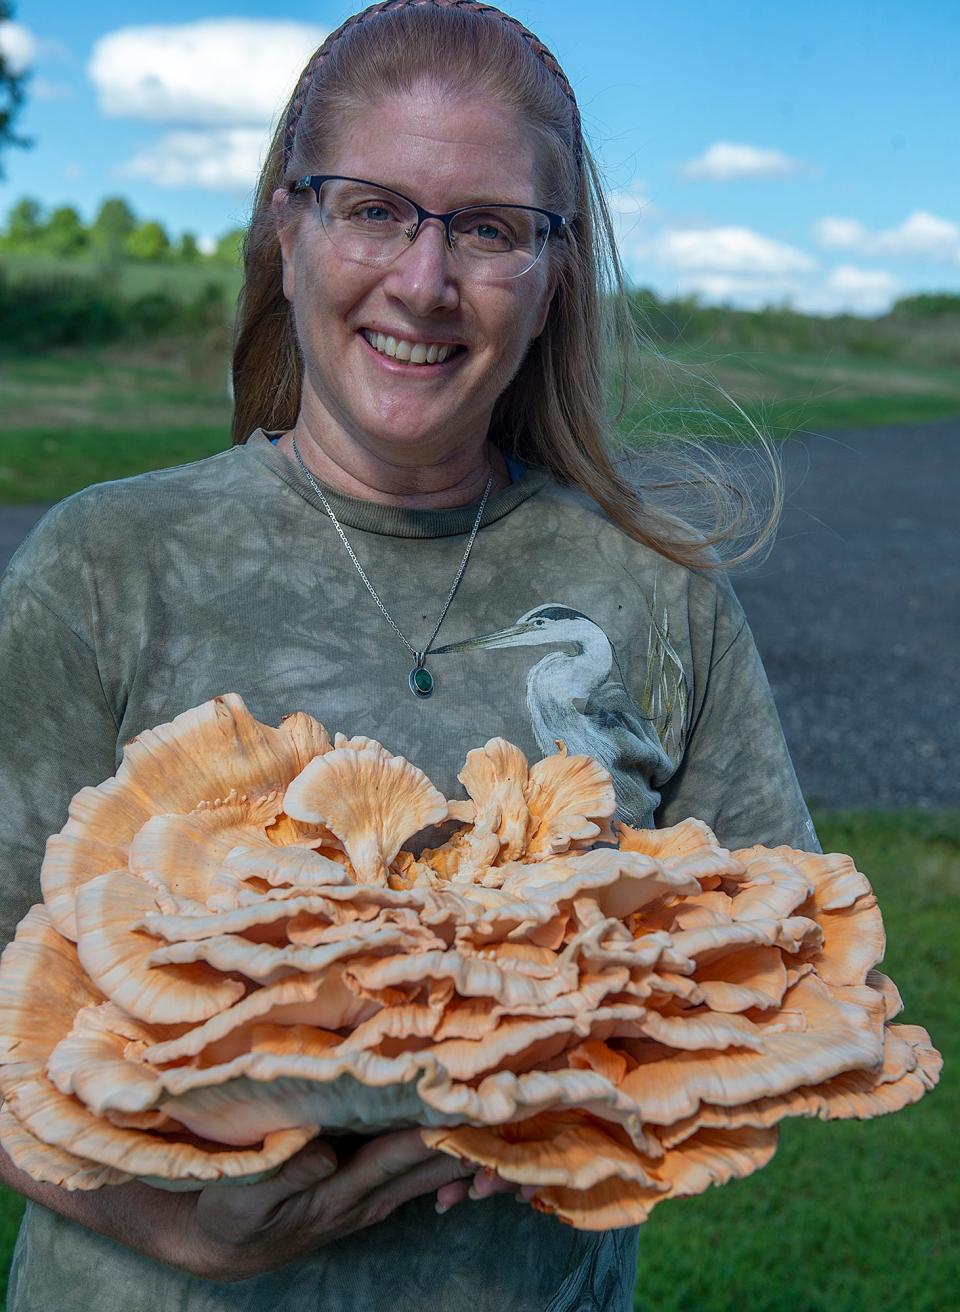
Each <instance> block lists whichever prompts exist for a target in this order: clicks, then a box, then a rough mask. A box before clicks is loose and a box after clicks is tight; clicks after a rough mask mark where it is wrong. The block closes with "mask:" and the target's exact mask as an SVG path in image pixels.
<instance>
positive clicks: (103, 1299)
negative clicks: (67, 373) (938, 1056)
mask: <svg viewBox="0 0 960 1312" xmlns="http://www.w3.org/2000/svg"><path fill="white" fill-rule="evenodd" d="M515 473H516V474H518V475H519V477H517V478H516V481H514V482H513V483H511V485H510V486H509V487H507V488H505V489H504V490H503V491H501V492H499V493H497V494H496V495H493V496H491V497H490V499H489V501H488V504H487V506H486V509H485V511H484V515H483V520H482V523H481V527H480V530H479V532H478V534H477V537H476V541H475V543H474V547H473V551H472V553H471V555H470V558H469V562H468V564H467V567H466V570H465V571H464V574H463V577H462V579H461V582H460V585H459V588H458V590H457V592H456V594H455V596H454V599H453V603H452V605H451V606H450V609H449V611H448V612H447V615H446V618H445V619H444V621H443V625H442V628H441V630H440V633H439V635H438V637H437V639H436V645H435V647H434V649H433V651H432V652H431V653H430V655H429V657H428V659H427V668H428V669H429V670H430V672H431V674H432V675H433V677H434V680H435V687H434V691H433V693H432V695H431V696H429V697H427V698H418V697H416V696H415V695H414V694H413V693H412V691H411V689H410V686H409V682H408V676H409V672H410V669H411V666H412V665H413V658H412V657H411V655H410V652H409V651H408V650H407V648H406V647H405V646H404V644H403V643H402V642H401V641H400V639H399V638H398V637H397V635H396V634H395V632H394V631H393V629H392V628H391V627H390V625H389V624H388V622H387V620H386V619H385V618H384V616H383V615H382V614H381V613H380V611H379V609H378V607H377V606H376V604H375V602H374V600H373V598H372V597H371V596H370V594H369V592H368V591H367V589H366V587H365V586H364V583H363V581H362V579H361V578H360V577H359V574H358V572H357V570H356V568H355V566H354V564H353V562H352V561H351V559H350V557H349V555H348V553H347V551H346V549H345V547H344V545H343V543H342V542H341V540H340V538H339V535H338V534H337V532H336V529H335V527H334V525H333V523H332V522H331V520H330V518H329V517H328V515H327V514H326V512H325V511H324V509H323V506H322V503H321V502H320V500H319V498H317V496H316V494H315V492H314V491H313V489H312V488H311V486H310V484H309V483H308V482H307V480H306V479H305V478H304V476H303V474H302V472H301V470H300V469H299V467H298V466H297V465H295V464H294V463H293V462H292V461H291V460H290V459H289V458H288V457H287V456H286V455H284V454H283V453H282V452H281V451H279V450H278V449H277V448H275V447H274V446H272V445H271V443H270V440H269V438H268V436H267V435H266V434H265V433H263V432H262V431H258V432H256V433H254V434H253V435H252V436H251V438H250V440H249V442H248V443H246V444H245V445H241V446H236V447H233V448H231V449H230V450H227V451H223V452H220V453H219V454H217V455H214V456H211V457H210V458H208V459H205V460H200V461H197V462H195V463H193V464H188V465H183V466H180V467H177V468H173V469H164V470H158V471H156V472H151V473H146V474H141V475H138V476H137V477H135V478H128V479H122V480H119V481H117V482H111V483H103V484H99V485H97V486H94V487H90V488H87V489H85V490H84V491H82V492H79V493H77V494H76V495H74V496H71V497H68V498H67V499H66V500H64V501H62V502H60V503H59V504H58V505H56V506H54V507H53V509H51V510H50V511H48V512H47V514H46V515H45V516H44V517H43V519H42V520H41V521H40V522H39V523H38V524H37V525H36V527H35V528H34V529H33V531H32V532H31V533H30V535H29V536H28V538H27V539H26V541H25V542H24V543H23V544H22V546H21V547H20V549H19V551H18V552H17V553H16V555H15V556H14V558H13V560H12V561H11V563H10V565H9V567H8V570H7V572H6V574H5V575H4V578H3V580H2V582H0V725H2V731H0V732H2V744H3V752H2V764H0V793H2V805H0V850H2V852H3V855H4V866H3V874H2V881H0V930H2V932H3V934H4V941H6V940H7V939H9V938H10V937H12V934H13V930H14V927H15V925H16V923H17V921H18V920H19V919H20V917H21V916H22V915H23V914H24V913H25V912H26V910H27V908H28V907H29V906H30V905H31V903H33V902H36V901H39V900H40V893H39V883H38V872H39V867H40V863H41V859H42V854H43V848H44V843H45V840H46V838H47V836H48V835H49V834H50V833H54V832H57V831H58V830H59V829H60V828H61V827H62V826H63V824H64V823H65V821H66V816H67V805H68V803H69V800H70V798H71V797H72V796H73V794H74V793H76V792H77V791H78V790H79V789H80V788H81V787H83V786H84V785H86V784H97V783H100V782H102V781H103V780H104V779H105V778H107V777H109V776H110V775H112V774H114V773H115V772H116V769H117V767H118V766H119V764H120V761H121V759H122V754H123V744H124V743H125V742H127V741H129V740H130V739H131V738H133V737H134V736H135V735H136V734H138V733H139V732H140V731H141V730H143V729H145V728H148V727H151V726H153V725H156V724H160V723H162V722H165V721H169V720H172V719H173V717H174V716H176V715H178V714H179V713H180V712H182V711H184V710H186V709H188V708H189V707H191V706H195V705H197V704H199V703H200V702H204V701H207V700H208V699H209V698H212V697H214V696H216V695H218V694H221V693H225V692H236V693H239V694H240V695H241V696H242V697H243V699H244V701H245V702H246V704H247V706H248V707H249V709H250V710H251V712H252V713H253V714H254V715H255V716H256V717H257V718H258V719H259V720H261V721H264V722H266V723H268V724H273V725H276V724H279V722H280V719H281V717H282V716H283V715H285V714H287V713H288V712H292V711H297V710H304V711H307V712H309V713H310V714H311V715H313V716H315V717H316V718H317V719H319V720H321V721H322V722H323V723H324V724H325V725H326V726H327V728H328V730H329V731H330V732H331V735H332V734H333V732H334V731H337V730H339V731H342V732H343V733H345V734H348V735H358V734H364V735H368V736H370V737H373V738H375V739H377V740H378V741H380V742H382V743H383V744H384V745H385V746H386V747H388V748H389V749H390V750H391V751H393V752H397V753H400V754H402V755H403V756H406V757H407V758H408V759H409V760H411V761H413V762H414V764H416V765H417V766H419V767H420V768H421V769H423V770H424V771H425V772H426V773H427V775H428V776H429V777H430V779H431V780H432V781H433V783H434V784H435V785H436V787H437V788H439V789H440V790H441V791H442V792H443V793H444V794H445V795H446V796H447V797H451V798H452V797H465V796H466V793H465V791H464V789H463V788H462V786H461V785H460V783H459V781H458V779H457V773H458V771H459V770H460V769H461V768H462V765H463V762H464V758H465V756H466V754H467V752H468V751H469V750H470V749H471V748H474V747H478V746H480V745H482V744H483V743H485V742H486V741H487V740H488V739H490V738H492V737H496V736H502V737H504V738H507V739H509V740H510V741H511V742H513V743H516V744H517V745H518V746H519V747H520V748H521V749H522V751H523V752H524V753H525V754H526V756H527V758H528V760H530V761H531V762H533V761H535V760H538V759H540V758H541V757H542V756H545V755H547V754H549V753H551V752H554V751H556V750H557V744H558V742H559V741H562V742H563V743H565V744H566V747H567V749H568V750H569V751H570V752H571V753H576V752H588V753H590V754H591V755H594V756H596V757H597V758H598V759H600V760H601V761H602V762H603V763H604V765H606V767H607V768H608V769H609V770H610V771H611V773H612V775H613V779H614V783H615V786H616V790H617V797H618V804H619V814H620V816H621V817H622V818H623V819H625V820H627V821H628V822H629V823H631V824H633V825H657V826H664V825H669V824H674V823H676V822H677V821H679V820H681V819H683V818H685V817H686V816H690V815H694V816H698V817H700V818H701V819H703V820H705V821H706V822H707V823H708V824H709V825H710V826H711V828H713V829H714V831H715V832H716V833H717V835H718V837H719V838H720V840H721V842H722V843H724V844H725V845H726V846H728V847H731V848H736V847H740V846H746V845H749V844H752V843H757V842H759V843H765V844H769V845H775V844H778V843H788V844H790V845H791V846H794V847H799V848H806V849H808V850H819V845H818V843H817V838H816V834H815V832H814V830H813V827H812V825H811V822H810V817H809V814H808V812H807V808H806V806H805V805H804V802H803V798H802V796H801V794H800V790H799V787H798V785H797V780H796V776H795V774H794V771H793V767H792V765H791V762H790V758H789V755H788V752H787V749H786V745H785V743H784V739H783V733H782V731H781V727H780V722H779V719H778V717H777V713H776V709H775V707H774V703H773V699H772V696H771V693H770V689H769V686H768V683H767V680H766V677H765V674H764V671H763V667H762V665H761V663H760V659H759V656H758V653H757V650H756V646H755V644H754V641H753V637H752V635H751V633H750V629H749V627H748V625H747V624H746V622H745V619H744V615H743V611H742V609H741V607H740V605H739V603H738V601H737V599H736V597H735V595H734V592H733V590H732V588H731V586H730V583H729V580H728V579H727V578H726V576H725V575H724V574H723V573H718V572H715V571H694V570H690V569H687V568H684V567H682V566H678V565H675V564H673V563H671V562H669V561H667V560H665V559H663V558H662V557H660V556H658V555H657V554H656V553H654V552H653V551H652V550H650V549H648V548H647V547H645V546H643V545H641V544H639V543H637V542H636V541H634V540H632V539H630V538H629V537H627V536H626V535H625V534H624V533H623V532H622V531H621V530H619V529H618V528H617V527H616V526H615V525H614V524H612V523H611V521H610V520H609V518H608V517H607V516H606V515H605V514H604V513H603V511H602V510H601V509H600V508H599V506H597V504H596V503H595V502H593V501H592V500H591V499H590V498H589V497H588V496H586V495H585V494H584V493H582V492H580V491H576V490H572V489H569V488H565V487H562V486H560V485H558V484H557V483H556V482H554V481H552V480H551V479H550V478H549V477H548V476H547V474H546V473H545V472H544V471H542V470H538V469H535V468H532V467H526V468H523V469H520V470H517V471H515ZM324 491H325V493H326V495H327V497H328V500H329V502H330V504H331V505H332V507H333V509H334V512H335V513H336V515H337V517H338V519H339V520H340V523H341V525H342V527H343V529H344V532H345V533H346V534H347V536H348V539H349V541H350V543H351V546H352V547H353V549H354V551H355V552H356V555H357V558H358V559H359V561H360V563H361V565H362V566H363V568H364V570H365V571H366V573H367V574H368V576H369V578H370V581H371V583H372V584H373V586H374V588H375V589H376V590H377V592H378V593H379V595H380V597H381V599H382V601H383V604H384V605H385V607H386V608H387V610H388V611H389V613H390V615H391V616H392V617H393V618H394V620H395V621H396V623H397V625H398V626H399V628H400V630H401V631H402V633H404V634H405V635H406V636H407V638H408V640H409V642H410V644H411V646H413V647H414V648H416V649H419V648H420V647H422V646H425V645H426V643H427V640H428V639H429V636H430V634H431V633H432V631H433V628H434V626H435V625H436V622H437V619H438V617H439V615H440V612H441V610H442V608H443V604H444V601H445V600H446V598H447V595H448V593H449V590H450V586H451V584H452V582H453V579H454V577H455V575H456V571H457V569H458V567H459V565H460V562H461V559H462V557H463V552H464V549H465V545H466V542H467V538H468V535H469V532H470V530H471V528H472V527H473V524H474V520H475V518H476V514H477V510H478V509H479V503H475V504H473V505H467V506H462V507H457V508H454V509H448V510H410V509H403V508H397V507H393V506H385V505H380V504H376V503H373V502H368V501H360V500H355V499H353V498H350V497H347V496H344V495H342V494H340V493H337V492H335V491H334V490H332V489H324ZM637 1237H638V1230H637V1227H628V1228H624V1229H620V1230H613V1231H608V1232H605V1233H584V1232H578V1231H576V1230H573V1229H572V1228H570V1227H568V1226H565V1225H563V1224H561V1223H560V1222H558V1221H556V1220H555V1219H554V1218H552V1217H548V1216H545V1215H542V1214H540V1213H538V1212H535V1211H533V1210H532V1209H531V1208H529V1207H520V1206H518V1205H517V1204H516V1202H515V1201H514V1199H513V1197H512V1196H511V1195H496V1196H494V1197H492V1198H490V1199H487V1200H484V1201H483V1202H476V1203H473V1202H469V1203H464V1204H461V1205H460V1206H458V1207H456V1208H453V1209H452V1210H451V1211H450V1212H448V1213H446V1214H445V1215H443V1216H438V1215H436V1213H435V1212H434V1210H433V1196H432V1195H429V1196H426V1197H423V1198H419V1199H416V1200H414V1201H412V1202H410V1203H408V1204H406V1205H404V1206H403V1207H401V1208H399V1209H398V1210H397V1211H396V1212H395V1213H394V1214H393V1215H391V1216H390V1217H388V1218H387V1219H386V1220H385V1221H383V1222H381V1223H380V1224H378V1225H376V1226H374V1227H370V1228H368V1229H366V1230H363V1231H361V1232H358V1233H356V1234H354V1235H350V1236H348V1237H347V1238H345V1239H341V1240H338V1241H337V1242H336V1243H334V1244H330V1245H327V1246H325V1247H323V1248H321V1249H319V1250H317V1251H316V1252H315V1253H313V1254H311V1255H309V1256H307V1257H305V1258H301V1259H299V1260H297V1261H295V1262H292V1263H290V1264H289V1265H287V1266H285V1267H283V1268H281V1269H280V1270H278V1271H276V1272H272V1273H268V1274H266V1275H263V1276H258V1277H255V1278H253V1279H250V1280H246V1281H242V1282H240V1283H237V1284H219V1283H214V1282H210V1281H204V1280H199V1279H196V1278H194V1277H191V1276H189V1275H186V1274H185V1273H183V1272H180V1271H177V1270H174V1269H173V1268H170V1267H167V1266H164V1265H162V1264H160V1263H157V1262H153V1261H151V1260H150V1259H148V1258H146V1257H143V1256H141V1255H140V1254H138V1253H135V1252H133V1251H132V1250H131V1249H128V1248H126V1247H124V1246H123V1245H121V1244H119V1243H115V1242H114V1241H112V1240H109V1239H106V1238H104V1237H102V1236H100V1235H97V1234H94V1233H92V1232H91V1231H88V1230H87V1229H85V1228H84V1227H82V1226H80V1225H77V1224H76V1223H74V1222H71V1221H67V1220H65V1219H63V1218H62V1217H60V1216H58V1215H57V1214H55V1213H53V1212H51V1211H49V1210H47V1209H46V1208H43V1207H41V1206H38V1205H35V1204H32V1203H31V1204H28V1207H27V1212H26V1217H25V1220H24V1223H23V1226H22V1228H21V1233H20V1238H19V1241H18V1246H17V1250H16V1254H15V1258H14V1264H13V1270H12V1275H11V1286H10V1295H9V1303H8V1307H9V1308H10V1309H11V1312H28V1310H33V1309H37V1310H38V1312H40V1310H41V1309H42V1312H49V1309H50V1308H54V1307H64V1308H66V1307H82V1306H90V1307H96V1308H97V1309H98V1312H130V1310H131V1309H132V1308H148V1307H149V1308H151V1309H154V1308H155V1309H173V1308H176V1309H178V1310H181V1309H182V1310H183V1312H201V1309H202V1310H203V1312H220V1310H221V1309H224V1310H226V1309H231V1310H237V1312H239V1310H240V1309H243V1310H244V1312H246V1310H247V1309H249V1310H250V1312H254V1310H256V1312H263V1310H265V1309H269V1312H313V1310H314V1309H323V1310H324V1312H348V1310H349V1312H354V1310H356V1309H364V1312H375V1310H376V1309H380V1308H382V1309H385V1310H386V1309H390V1312H424V1310H425V1309H441V1308H442V1309H443V1310H444V1312H487V1310H488V1309H489V1312H494V1309H495V1310H496V1312H506V1309H510V1310H511V1312H544V1310H545V1309H549V1310H550V1312H575V1310H576V1309H580V1308H584V1309H586V1308H589V1309H603V1312H607V1310H608V1309H627V1308H629V1307H630V1306H632V1303H631V1290H632V1287H633V1283H634V1278H635V1265H636V1245H637Z"/></svg>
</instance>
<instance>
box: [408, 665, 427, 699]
mask: <svg viewBox="0 0 960 1312" xmlns="http://www.w3.org/2000/svg"><path fill="white" fill-rule="evenodd" d="M408 682H409V684H410V691H411V692H412V693H413V695H414V697H429V696H430V694H431V693H432V692H433V675H432V674H431V673H430V671H429V670H428V669H427V667H426V666H425V665H415V666H414V667H413V669H412V670H411V671H410V674H409V677H408Z"/></svg>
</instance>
